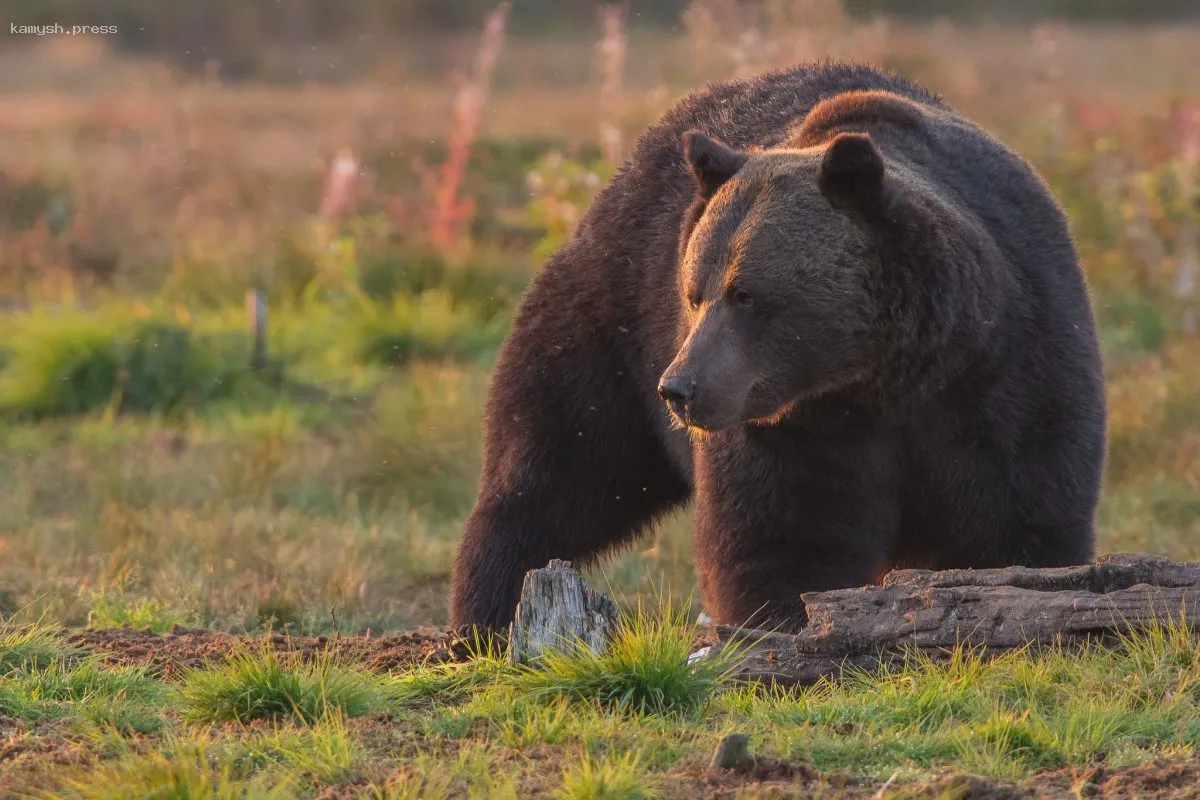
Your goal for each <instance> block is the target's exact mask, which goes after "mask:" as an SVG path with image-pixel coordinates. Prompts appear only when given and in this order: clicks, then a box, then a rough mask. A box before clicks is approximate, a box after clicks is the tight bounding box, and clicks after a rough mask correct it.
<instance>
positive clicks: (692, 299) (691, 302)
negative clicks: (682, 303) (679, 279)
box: [687, 294, 700, 311]
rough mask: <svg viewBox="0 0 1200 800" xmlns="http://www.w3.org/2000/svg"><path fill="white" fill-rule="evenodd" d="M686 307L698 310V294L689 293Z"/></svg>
mask: <svg viewBox="0 0 1200 800" xmlns="http://www.w3.org/2000/svg"><path fill="white" fill-rule="evenodd" d="M687 304H688V308H690V309H691V310H692V311H698V310H700V297H699V296H698V295H694V294H693V295H689V296H688V299H687Z"/></svg>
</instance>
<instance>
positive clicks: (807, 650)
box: [709, 554, 1200, 685]
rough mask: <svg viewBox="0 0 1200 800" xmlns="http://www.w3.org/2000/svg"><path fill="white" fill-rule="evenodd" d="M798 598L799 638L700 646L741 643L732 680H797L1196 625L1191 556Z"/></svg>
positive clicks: (930, 577)
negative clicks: (803, 612)
mask: <svg viewBox="0 0 1200 800" xmlns="http://www.w3.org/2000/svg"><path fill="white" fill-rule="evenodd" d="M802 598H803V600H804V603H805V607H806V609H807V611H808V620H809V621H808V625H807V626H806V627H805V629H804V630H802V631H801V632H800V633H799V634H797V635H795V636H792V635H785V634H779V633H772V632H769V631H760V630H744V629H733V628H728V627H723V626H717V627H716V628H715V632H716V634H717V637H718V642H717V644H716V645H714V646H713V647H712V648H711V649H710V651H709V652H710V653H716V652H719V651H720V649H721V648H723V647H726V646H728V645H729V643H730V642H735V641H736V642H739V643H740V644H739V645H738V646H739V647H740V648H741V649H742V654H741V667H740V672H739V674H740V676H741V677H742V678H744V679H752V680H754V679H756V680H764V681H767V682H773V683H781V684H784V685H796V684H811V683H814V682H816V681H818V680H820V679H821V678H823V677H826V676H835V677H836V676H838V675H840V674H841V672H842V671H843V670H844V669H846V668H847V667H853V668H860V669H875V668H878V667H880V666H882V667H885V668H886V667H894V666H898V665H900V664H902V663H903V662H904V661H905V660H906V658H907V657H908V655H909V654H910V653H912V652H913V651H914V650H917V651H921V652H924V653H926V654H928V655H929V656H931V657H932V658H934V659H940V658H944V657H945V655H946V654H947V653H948V652H949V651H950V650H952V649H953V648H954V647H955V646H957V645H960V644H961V645H966V646H983V648H984V649H985V652H986V654H987V655H989V656H990V655H996V654H999V653H1003V652H1007V651H1009V650H1012V649H1013V648H1019V647H1023V646H1026V645H1030V644H1032V645H1043V644H1050V643H1053V642H1056V641H1058V642H1063V643H1065V644H1073V643H1081V642H1083V641H1099V642H1102V643H1104V642H1110V643H1111V642H1112V641H1113V640H1114V639H1115V638H1117V637H1119V636H1121V635H1125V634H1130V633H1134V632H1137V631H1139V630H1145V629H1146V628H1148V627H1150V626H1152V625H1154V624H1163V623H1167V622H1174V623H1179V622H1182V623H1184V624H1187V625H1188V626H1191V627H1195V626H1196V625H1197V623H1200V564H1180V563H1176V562H1173V561H1170V560H1168V559H1165V558H1159V557H1156V556H1142V555H1129V554H1114V555H1109V556H1106V557H1104V558H1101V559H1099V561H1097V563H1095V564H1091V565H1085V566H1079V567H1063V568H1057V569H1029V568H1025V567H1013V568H1010V569H985V570H948V571H944V572H933V571H929V570H897V571H894V572H891V573H889V574H888V575H886V576H885V577H884V579H883V582H882V584H881V585H878V586H866V587H862V588H857V589H839V590H836V591H828V592H811V593H807V594H804V595H802Z"/></svg>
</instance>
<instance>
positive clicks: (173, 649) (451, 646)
mask: <svg viewBox="0 0 1200 800" xmlns="http://www.w3.org/2000/svg"><path fill="white" fill-rule="evenodd" d="M64 642H65V643H66V644H68V645H70V646H72V647H81V648H84V649H87V650H91V651H93V652H95V653H97V654H98V655H100V656H102V657H103V659H104V660H105V661H106V662H108V663H111V664H124V665H131V666H132V665H137V666H146V667H147V668H148V669H149V671H150V673H151V674H152V675H155V676H157V677H170V676H171V674H172V672H175V671H177V670H179V669H180V668H189V667H202V666H204V665H205V664H214V663H220V662H223V661H226V660H227V659H228V658H229V657H230V656H231V655H233V654H234V653H236V652H238V651H239V650H244V649H245V648H247V647H250V648H255V647H261V646H264V645H266V646H269V647H271V648H273V649H274V650H275V651H277V652H280V653H293V654H296V655H298V656H300V657H301V658H312V657H315V656H316V655H318V654H320V653H324V652H330V651H331V652H333V653H336V654H337V655H338V656H339V657H341V658H346V659H350V660H353V661H356V662H358V663H359V664H361V665H362V666H363V667H364V668H366V669H368V670H371V671H373V672H396V671H403V670H405V669H408V668H410V667H412V666H415V665H416V664H420V663H422V662H427V661H431V662H438V661H447V660H450V659H452V658H454V657H455V653H458V654H459V655H461V653H462V650H461V644H458V643H456V640H455V639H454V638H453V637H452V636H451V635H450V634H449V633H447V632H446V631H442V630H438V629H435V628H427V629H418V630H416V631H411V632H408V633H397V634H387V635H383V636H285V635H283V634H272V635H270V636H254V637H252V636H237V635H234V634H228V633H221V632H218V631H212V630H207V629H204V628H182V627H176V628H174V629H173V630H171V631H169V632H167V633H164V634H156V633H152V632H151V631H149V630H138V629H136V628H107V629H101V630H87V631H81V632H78V633H72V634H69V635H68V636H66V637H64Z"/></svg>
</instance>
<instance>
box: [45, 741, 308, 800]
mask: <svg viewBox="0 0 1200 800" xmlns="http://www.w3.org/2000/svg"><path fill="white" fill-rule="evenodd" d="M242 773H243V771H242V770H239V768H238V767H237V766H236V764H234V763H233V762H232V761H231V760H230V759H228V758H222V757H221V755H220V754H219V753H218V752H215V751H214V748H212V747H211V746H210V745H209V743H208V742H205V741H199V742H194V743H187V744H182V745H180V746H178V747H173V748H170V749H169V750H168V751H159V752H150V753H146V754H144V755H143V754H127V755H126V756H124V757H123V758H121V759H118V760H117V761H115V762H114V763H109V764H100V765H97V766H95V767H93V768H91V769H89V770H88V771H87V773H86V774H83V775H80V776H78V777H72V778H70V779H68V780H66V781H65V782H64V784H63V785H62V786H61V787H58V788H56V789H55V790H54V791H53V792H52V793H51V792H46V793H43V794H40V795H39V796H40V797H45V798H47V800H49V798H70V800H276V798H278V800H284V799H285V798H292V797H295V796H296V794H295V792H294V787H293V786H291V785H290V781H289V780H288V778H287V776H285V775H280V774H277V773H272V772H264V773H261V774H259V775H256V776H253V777H245V776H244V775H243V774H242Z"/></svg>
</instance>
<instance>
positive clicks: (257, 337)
mask: <svg viewBox="0 0 1200 800" xmlns="http://www.w3.org/2000/svg"><path fill="white" fill-rule="evenodd" d="M246 324H247V326H248V327H249V328H250V343H251V349H250V369H252V370H255V371H256V372H258V371H261V370H263V369H265V368H266V366H267V296H266V294H265V293H263V292H261V291H259V290H258V289H248V290H247V291H246Z"/></svg>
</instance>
